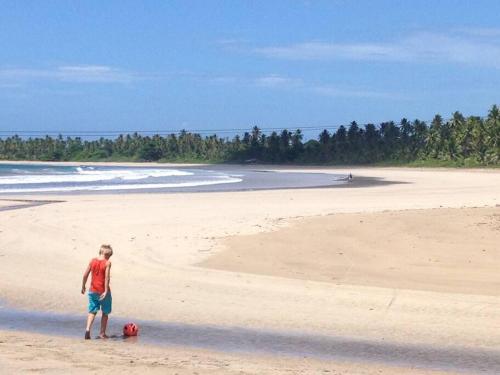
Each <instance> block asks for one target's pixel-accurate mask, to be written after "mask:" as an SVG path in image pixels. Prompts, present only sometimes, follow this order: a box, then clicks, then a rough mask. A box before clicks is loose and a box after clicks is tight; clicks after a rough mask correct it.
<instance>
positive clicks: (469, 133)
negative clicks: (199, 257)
mask: <svg viewBox="0 0 500 375" xmlns="http://www.w3.org/2000/svg"><path fill="white" fill-rule="evenodd" d="M499 141H500V110H499V108H498V107H497V106H496V105H495V106H493V107H492V108H491V110H490V111H489V113H488V115H487V116H486V117H485V118H481V117H476V116H470V117H467V118H465V117H464V116H463V115H462V114H461V113H460V112H455V113H454V114H453V116H452V118H451V119H450V120H448V121H444V120H443V118H442V117H441V116H440V115H436V116H435V117H434V119H433V120H432V122H431V123H430V124H426V123H425V122H423V121H419V120H415V121H412V122H411V121H408V120H407V119H403V120H401V122H400V123H399V124H396V123H395V122H392V121H390V122H384V123H381V124H380V125H378V126H376V125H374V124H367V125H365V126H363V127H360V126H358V124H357V123H356V122H352V123H351V124H350V125H349V126H347V127H344V126H340V127H339V128H338V129H337V131H336V132H334V133H330V132H328V131H327V130H324V131H322V132H321V133H320V134H319V136H318V140H309V141H307V142H305V143H304V142H303V136H302V132H301V131H300V130H296V131H295V132H289V131H288V130H286V129H285V130H282V131H281V132H280V133H279V134H278V133H276V132H272V133H271V134H269V135H266V134H263V133H262V132H261V130H260V129H259V128H258V127H254V128H253V129H252V130H251V132H247V133H245V134H244V135H243V136H242V137H241V136H236V137H234V138H233V139H231V140H229V139H225V138H220V137H218V136H217V135H212V136H208V137H202V136H201V135H200V134H194V133H189V132H187V131H181V132H180V133H179V134H169V135H166V136H160V135H154V136H143V135H140V134H137V133H135V134H132V135H131V134H127V135H120V136H118V137H117V138H116V139H114V140H111V139H106V138H100V139H98V140H82V139H81V138H78V137H76V138H71V137H68V138H63V137H62V136H59V137H57V138H52V137H48V136H47V137H44V138H28V139H25V138H22V137H20V136H17V135H16V136H12V137H8V138H0V159H4V160H41V161H170V162H213V163H218V162H243V161H248V160H251V161H258V162H264V163H304V164H306V163H315V164H318V163H320V164H378V165H409V166H456V167H462V166H463V167H476V166H499V165H500V142H499Z"/></svg>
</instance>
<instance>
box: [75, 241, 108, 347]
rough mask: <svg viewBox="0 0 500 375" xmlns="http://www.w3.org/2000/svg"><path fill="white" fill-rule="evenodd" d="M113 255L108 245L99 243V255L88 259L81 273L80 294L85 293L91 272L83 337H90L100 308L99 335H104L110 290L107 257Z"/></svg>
mask: <svg viewBox="0 0 500 375" xmlns="http://www.w3.org/2000/svg"><path fill="white" fill-rule="evenodd" d="M112 255H113V249H112V248H111V246H110V245H101V249H100V250H99V257H97V258H93V259H91V260H90V263H89V265H88V267H87V269H86V270H85V273H84V274H83V281H82V294H85V290H86V285H87V279H88V277H89V274H90V273H92V280H91V281H90V290H89V315H88V316H87V328H86V329H85V339H86V340H89V339H90V330H91V329H92V324H93V323H94V319H95V316H96V314H97V312H98V311H99V310H102V317H101V331H100V333H99V337H100V338H102V339H105V338H108V336H106V327H107V325H108V315H109V314H110V313H111V302H112V299H111V290H110V289H109V280H110V278H111V262H110V261H109V258H111V256H112Z"/></svg>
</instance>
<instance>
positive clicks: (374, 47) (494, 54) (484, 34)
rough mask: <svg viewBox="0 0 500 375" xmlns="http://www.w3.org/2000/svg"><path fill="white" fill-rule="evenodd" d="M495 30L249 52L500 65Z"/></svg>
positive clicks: (307, 57)
mask: <svg viewBox="0 0 500 375" xmlns="http://www.w3.org/2000/svg"><path fill="white" fill-rule="evenodd" d="M499 31H500V30H497V29H469V30H468V32H464V31H462V32H459V33H454V34H452V33H448V34H439V33H430V32H420V33H415V34H412V35H409V36H407V37H404V38H401V39H398V40H395V41H392V42H385V43H326V42H318V41H314V42H306V43H297V44H291V45H285V46H268V47H260V48H255V49H253V52H254V53H256V54H259V55H262V56H265V57H268V58H276V59H286V60H325V61H331V60H354V61H386V62H409V63H457V64H466V65H471V66H488V67H494V68H500V41H499V40H498V39H497V38H495V36H496V35H497V32H499ZM472 33H474V35H472ZM499 35H500V34H499Z"/></svg>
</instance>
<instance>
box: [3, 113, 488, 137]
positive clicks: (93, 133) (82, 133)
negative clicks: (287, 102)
mask: <svg viewBox="0 0 500 375" xmlns="http://www.w3.org/2000/svg"><path fill="white" fill-rule="evenodd" d="M471 117H478V118H483V119H484V116H471ZM443 121H444V122H446V121H448V120H445V119H443ZM389 122H393V123H394V124H395V125H397V126H400V125H401V122H395V121H383V122H380V123H378V124H382V123H389ZM421 122H423V123H430V122H432V120H425V121H421ZM369 124H375V123H364V124H357V125H358V126H359V127H366V125H369ZM341 126H343V127H345V128H348V127H349V126H350V124H339V125H326V126H320V125H307V126H291V127H259V130H260V132H262V133H266V132H273V131H283V130H285V129H286V130H289V131H291V130H299V129H300V130H301V131H322V130H330V131H332V130H338V129H339V128H340V127H341ZM252 128H253V127H250V128H218V129H217V128H215V129H159V130H139V129H125V130H79V131H70V130H0V137H5V136H14V135H19V136H22V137H41V136H59V135H61V136H65V137H117V136H119V135H129V134H134V133H137V134H139V135H162V134H163V135H167V134H178V133H180V132H182V131H183V130H184V131H186V132H188V133H197V134H203V135H207V134H240V133H246V132H249V133H250V132H252Z"/></svg>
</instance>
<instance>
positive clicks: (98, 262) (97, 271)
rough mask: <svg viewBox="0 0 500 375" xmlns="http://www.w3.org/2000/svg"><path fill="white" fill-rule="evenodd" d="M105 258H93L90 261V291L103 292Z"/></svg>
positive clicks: (106, 262) (106, 261)
mask: <svg viewBox="0 0 500 375" xmlns="http://www.w3.org/2000/svg"><path fill="white" fill-rule="evenodd" d="M107 264H108V260H107V259H97V258H94V259H92V260H91V261H90V270H91V271H92V281H91V282H90V291H91V292H93V293H99V294H102V293H104V290H105V289H106V288H105V286H104V285H105V282H106V265H107Z"/></svg>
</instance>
